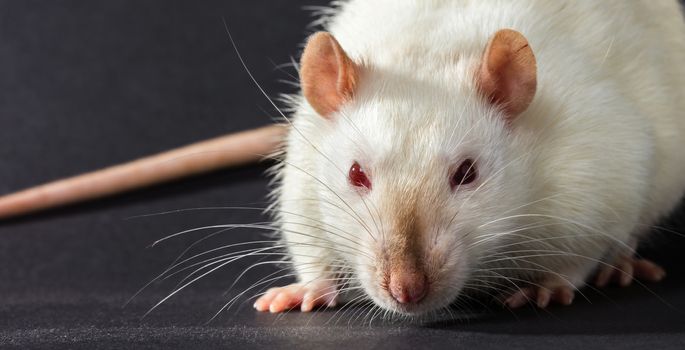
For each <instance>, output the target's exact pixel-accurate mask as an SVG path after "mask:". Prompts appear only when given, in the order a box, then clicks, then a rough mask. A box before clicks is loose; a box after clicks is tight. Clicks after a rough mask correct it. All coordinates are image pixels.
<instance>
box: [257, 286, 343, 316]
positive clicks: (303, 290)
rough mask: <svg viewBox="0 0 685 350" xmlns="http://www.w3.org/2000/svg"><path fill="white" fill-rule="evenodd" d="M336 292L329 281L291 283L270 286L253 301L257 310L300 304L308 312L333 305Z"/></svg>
mask: <svg viewBox="0 0 685 350" xmlns="http://www.w3.org/2000/svg"><path fill="white" fill-rule="evenodd" d="M337 296H338V294H337V292H336V289H335V287H334V286H332V285H331V284H329V283H323V282H311V283H293V284H291V285H288V286H285V287H277V288H271V289H269V290H268V291H266V293H264V295H262V296H261V297H259V299H257V301H256V302H255V303H254V308H255V309H257V311H267V310H268V311H269V312H272V313H277V312H284V311H288V310H292V309H294V308H296V307H297V306H300V310H301V311H303V312H309V311H311V310H313V309H314V308H315V307H317V306H326V307H333V306H335V305H336V301H337Z"/></svg>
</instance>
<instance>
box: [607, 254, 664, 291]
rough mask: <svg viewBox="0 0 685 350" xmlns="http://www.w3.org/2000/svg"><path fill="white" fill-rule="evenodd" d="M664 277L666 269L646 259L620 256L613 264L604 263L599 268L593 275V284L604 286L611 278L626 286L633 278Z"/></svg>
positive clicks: (651, 278) (651, 280)
mask: <svg viewBox="0 0 685 350" xmlns="http://www.w3.org/2000/svg"><path fill="white" fill-rule="evenodd" d="M664 277H666V271H664V269H663V268H661V266H659V265H657V264H655V263H653V262H651V261H649V260H647V259H638V258H635V257H632V256H631V257H628V256H621V257H619V258H618V259H617V260H616V262H615V265H614V266H609V265H604V266H602V267H601V268H600V269H599V272H598V273H597V277H595V285H596V286H597V287H604V286H606V285H607V284H609V282H610V281H612V280H613V281H616V282H617V283H618V284H619V285H620V286H622V287H626V286H628V285H630V284H631V283H632V282H633V279H640V280H645V281H648V282H659V281H661V280H662V279H664Z"/></svg>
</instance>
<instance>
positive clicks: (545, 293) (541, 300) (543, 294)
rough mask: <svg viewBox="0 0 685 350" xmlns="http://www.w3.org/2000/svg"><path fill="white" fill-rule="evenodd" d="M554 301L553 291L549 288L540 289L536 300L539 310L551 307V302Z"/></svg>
mask: <svg viewBox="0 0 685 350" xmlns="http://www.w3.org/2000/svg"><path fill="white" fill-rule="evenodd" d="M551 299H552V291H550V290H549V289H547V288H538V293H537V297H536V298H535V301H536V304H537V305H538V307H539V308H541V309H544V308H546V307H547V306H548V305H549V301H550V300H551Z"/></svg>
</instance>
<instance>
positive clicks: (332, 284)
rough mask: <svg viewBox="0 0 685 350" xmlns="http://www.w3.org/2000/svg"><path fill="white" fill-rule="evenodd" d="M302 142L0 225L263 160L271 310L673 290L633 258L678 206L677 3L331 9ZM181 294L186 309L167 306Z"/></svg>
mask: <svg viewBox="0 0 685 350" xmlns="http://www.w3.org/2000/svg"><path fill="white" fill-rule="evenodd" d="M335 4H336V5H335V7H334V9H332V11H326V13H327V17H325V18H324V19H322V22H324V23H325V27H326V30H327V32H319V33H316V34H314V35H313V36H312V37H311V38H310V39H309V41H308V42H307V45H306V48H305V50H304V53H303V56H302V60H301V66H300V76H301V83H302V94H301V95H297V96H292V102H293V106H292V107H293V110H294V115H293V116H292V122H291V124H290V125H289V128H288V129H286V128H284V127H283V126H280V125H273V126H270V127H266V128H262V129H258V130H254V131H249V132H245V133H240V134H235V135H228V136H225V137H221V138H217V139H214V140H209V141H205V142H201V143H197V144H194V145H190V146H187V147H184V148H180V149H177V150H172V151H169V152H165V153H162V154H159V155H156V156H152V157H148V158H144V159H140V160H138V161H134V162H131V163H128V164H123V165H119V166H114V167H111V168H107V169H104V170H100V171H96V172H93V173H90V174H85V175H80V176H77V177H73V178H69V179H64V180H60V181H56V182H53V183H49V184H46V185H42V186H39V187H36V188H31V189H28V190H25V191H21V192H18V193H14V194H10V195H7V196H3V197H0V219H2V218H9V217H13V216H17V215H22V214H26V213H29V212H35V211H38V210H43V209H47V208H50V207H54V206H58V205H63V204H67V203H74V202H76V201H81V200H87V199H92V198H97V197H102V196H106V195H109V194H113V193H118V192H120V191H124V190H131V189H134V188H138V187H141V186H146V185H149V184H153V183H158V182H160V181H168V180H170V179H175V178H179V177H182V176H187V175H192V174H197V173H201V172H205V171H208V170H212V169H216V168H218V167H220V166H226V165H236V164H241V163H244V162H247V161H251V160H254V158H255V157H256V156H257V155H263V154H266V153H270V152H272V151H273V150H275V149H276V148H278V147H279V146H278V145H279V144H281V142H280V141H282V138H283V135H284V133H285V132H287V137H286V139H285V142H283V144H285V150H284V151H285V157H284V161H283V162H282V163H281V165H280V167H278V168H276V173H277V179H278V180H279V183H280V186H279V187H278V190H277V191H276V193H275V194H276V197H277V203H276V206H275V209H276V212H277V214H278V215H277V219H278V221H279V223H280V228H281V233H282V241H283V243H284V244H285V245H286V246H287V247H288V253H287V254H288V255H289V258H290V261H291V263H292V266H293V267H294V270H295V271H296V273H297V275H298V282H297V283H295V284H293V285H290V286H285V287H280V288H273V289H270V290H269V291H267V292H266V293H265V294H263V295H262V296H261V297H260V298H259V299H258V300H257V301H256V303H255V308H257V309H258V310H261V311H266V310H270V311H272V312H280V311H284V310H289V309H291V308H294V307H298V306H299V308H300V309H301V310H303V311H309V310H312V309H313V308H314V307H315V306H332V305H335V304H336V302H337V301H339V300H340V298H341V297H346V298H349V297H352V298H353V299H350V300H353V301H368V299H371V300H372V301H373V302H374V303H375V304H376V305H378V306H380V307H382V308H384V309H386V310H388V311H391V312H395V313H400V314H404V315H420V314H424V313H427V312H430V311H432V310H437V309H440V308H444V307H447V306H449V305H450V303H451V302H452V301H454V300H455V299H456V298H458V297H459V296H462V295H465V296H470V295H472V294H478V293H480V294H484V295H490V296H494V297H496V298H501V300H503V301H504V302H505V303H506V304H507V305H508V306H510V307H519V306H522V305H524V304H525V303H527V302H529V301H531V302H533V303H535V304H537V305H538V306H540V307H546V306H547V305H548V304H549V303H550V302H551V301H554V302H558V303H562V304H570V303H571V302H572V300H573V297H574V293H575V291H576V290H577V289H579V288H580V287H582V286H584V285H585V283H587V281H588V279H589V278H590V277H592V276H593V274H595V275H594V276H595V277H594V283H595V284H596V285H598V286H604V285H606V284H607V283H608V282H610V281H612V280H614V281H616V282H618V283H619V284H621V285H628V284H629V283H630V282H631V281H632V280H633V278H634V277H635V278H640V279H644V280H647V281H658V280H660V279H662V278H663V277H664V276H665V272H664V271H663V269H661V268H660V267H659V266H657V265H655V264H654V263H652V262H650V261H647V260H644V259H640V258H636V257H635V256H634V254H635V251H634V250H635V248H636V246H637V244H638V243H639V241H640V240H643V239H645V237H646V236H647V234H648V233H649V232H650V228H651V227H653V225H654V224H655V222H656V221H657V220H659V219H660V218H662V217H663V216H664V215H667V214H668V213H669V212H670V211H671V210H672V209H673V208H674V207H675V206H676V204H677V203H678V202H679V200H680V199H681V198H682V196H683V193H684V192H685V154H684V153H683V152H685V64H683V62H685V24H684V21H683V17H682V13H681V9H680V7H679V5H678V3H677V2H676V1H675V0H670V1H667V0H664V1H647V0H641V1H638V0H635V1H624V0H604V1H592V0H583V1H580V0H578V1H548V0H518V1H504V0H479V1H473V0H348V1H336V2H335ZM174 293H175V292H174Z"/></svg>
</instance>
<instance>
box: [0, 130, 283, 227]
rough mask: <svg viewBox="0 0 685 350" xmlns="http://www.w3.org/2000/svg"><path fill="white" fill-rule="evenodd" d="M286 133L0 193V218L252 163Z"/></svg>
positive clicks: (219, 142)
mask: <svg viewBox="0 0 685 350" xmlns="http://www.w3.org/2000/svg"><path fill="white" fill-rule="evenodd" d="M286 132H287V127H286V126H284V125H280V124H276V125H269V126H265V127H261V128H258V129H253V130H248V131H243V132H238V133H234V134H229V135H226V136H221V137H217V138H214V139H210V140H206V141H201V142H198V143H194V144H191V145H187V146H184V147H180V148H177V149H173V150H170V151H166V152H163V153H159V154H155V155H152V156H148V157H145V158H141V159H138V160H134V161H131V162H128V163H124V164H120V165H115V166H112V167H109V168H105V169H101V170H97V171H93V172H90V173H86V174H82V175H77V176H74V177H70V178H66V179H61V180H57V181H54V182H49V183H46V184H43V185H40V186H37V187H32V188H29V189H26V190H23V191H19V192H15V193H12V194H8V195H5V196H2V197H0V220H3V219H8V218H12V217H17V216H21V215H25V214H29V213H35V212H38V211H41V210H45V209H50V208H55V207H59V206H64V205H68V204H74V203H78V202H83V201H87V200H91V199H96V198H103V197H107V196H110V195H114V194H118V193H122V192H126V191H131V190H135V189H139V188H142V187H146V186H150V185H155V184H159V183H163V182H167V181H171V180H176V179H180V178H184V177H188V176H192V175H197V174H202V173H206V172H210V171H213V170H217V169H220V168H225V167H231V166H239V165H244V164H249V163H252V162H256V161H259V160H261V159H264V158H267V157H269V156H270V155H272V154H274V153H276V152H277V151H278V150H279V148H280V145H281V144H282V142H283V139H284V137H285V135H286Z"/></svg>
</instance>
